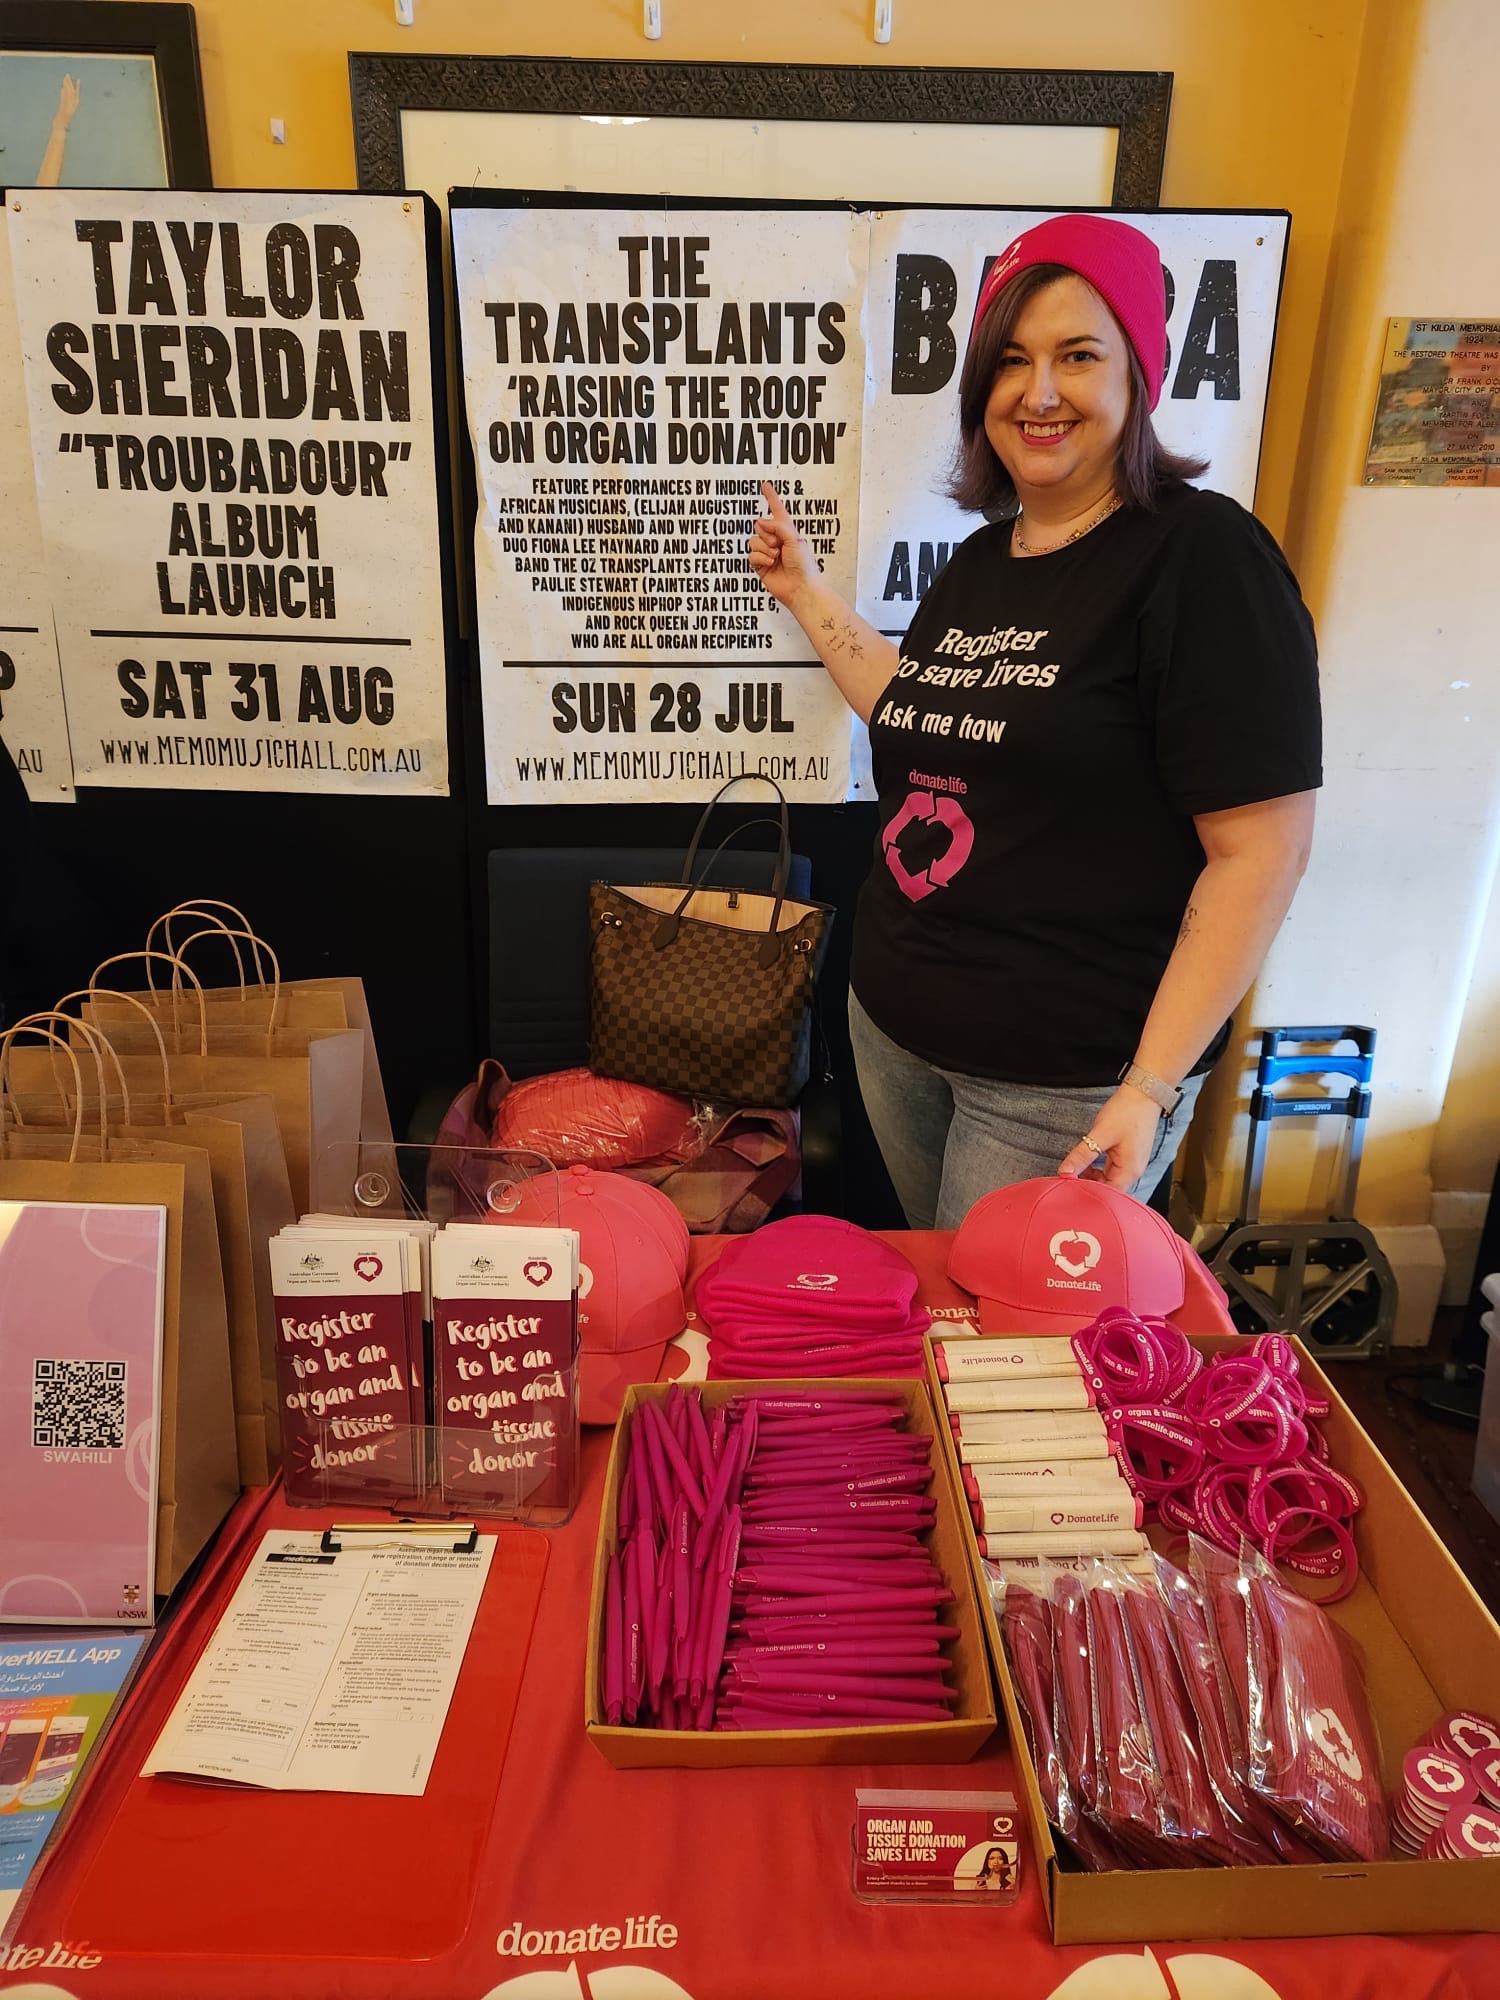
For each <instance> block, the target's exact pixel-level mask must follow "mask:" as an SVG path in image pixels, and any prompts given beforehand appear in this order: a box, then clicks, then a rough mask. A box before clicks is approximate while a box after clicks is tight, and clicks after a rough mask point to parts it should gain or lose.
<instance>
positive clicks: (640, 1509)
mask: <svg viewBox="0 0 1500 2000" xmlns="http://www.w3.org/2000/svg"><path fill="white" fill-rule="evenodd" d="M629 1449H630V1473H631V1479H630V1485H631V1491H632V1493H633V1494H634V1496H635V1523H634V1526H635V1527H637V1528H648V1529H650V1530H651V1531H652V1533H654V1532H655V1531H656V1527H657V1524H658V1513H657V1500H656V1488H655V1487H654V1486H653V1484H652V1481H651V1469H650V1467H649V1466H648V1465H647V1463H646V1430H645V1426H644V1425H643V1424H642V1422H641V1420H640V1417H639V1416H638V1415H637V1417H636V1418H635V1420H634V1421H633V1422H632V1424H631V1426H630V1438H629Z"/></svg>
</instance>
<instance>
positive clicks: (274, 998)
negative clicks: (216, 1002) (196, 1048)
mask: <svg viewBox="0 0 1500 2000" xmlns="http://www.w3.org/2000/svg"><path fill="white" fill-rule="evenodd" d="M205 937H222V938H226V939H228V941H229V943H230V945H231V946H233V944H234V940H235V939H236V938H237V937H242V938H249V939H250V941H251V943H252V944H254V946H255V949H256V953H257V959H256V970H257V972H258V971H259V970H260V962H259V953H261V952H264V953H265V954H266V956H267V958H269V959H270V961H271V979H272V986H271V1011H270V1014H269V1015H268V1016H267V1017H266V1054H267V1055H269V1054H270V1053H271V1037H272V1036H273V1035H274V1034H275V1032H276V1016H277V1015H278V1014H279V1013H280V1011H281V960H280V959H279V958H278V957H277V956H276V954H275V952H274V951H272V949H271V947H270V946H269V945H268V944H267V943H266V942H265V941H264V940H263V939H262V938H257V937H255V936H254V935H253V934H252V933H251V932H250V931H230V930H223V929H217V930H203V931H194V932H193V934H192V936H191V937H187V938H184V939H183V940H182V943H181V944H180V945H178V947H177V955H178V958H179V960H180V961H181V962H182V965H183V970H184V971H186V969H187V965H186V961H185V960H183V959H182V954H183V953H184V952H185V951H186V950H187V948H188V946H189V945H190V944H196V943H197V942H198V940H199V938H205ZM173 980H174V984H173V988H172V990H173V992H174V993H175V992H176V991H177V987H176V984H175V980H176V975H175V974H174V975H173ZM261 990H262V991H264V990H265V982H264V980H262V982H261ZM199 993H200V995H201V993H202V988H201V987H200V988H199ZM240 993H241V997H243V995H244V988H243V987H241V988H240ZM204 1033H205V1036H206V1035H207V1029H206V1028H205V1030H204ZM204 1053H205V1054H206V1053H207V1046H206V1042H205V1049H204Z"/></svg>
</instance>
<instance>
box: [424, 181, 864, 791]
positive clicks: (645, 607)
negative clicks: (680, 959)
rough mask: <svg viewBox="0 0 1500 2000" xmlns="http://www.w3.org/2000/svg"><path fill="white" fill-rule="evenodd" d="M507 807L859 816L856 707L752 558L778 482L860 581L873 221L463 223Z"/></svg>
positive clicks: (486, 612) (487, 695)
mask: <svg viewBox="0 0 1500 2000" xmlns="http://www.w3.org/2000/svg"><path fill="white" fill-rule="evenodd" d="M452 222H453V263H454V273H455V280H456V283H457V287H458V297H459V315H460V331H461V337H462V343H463V366H464V376H465V385H466V396H467V403H468V413H469V425H470V430H471V435H472V439H473V446H474V457H475V464H476V467H477V471H478V479H479V487H480V497H479V514H478V524H477V532H476V535H475V555H474V559H475V572H476V578H477V585H478V601H479V644H480V655H481V660H482V662H483V666H482V672H483V675H484V718H485V757H486V765H487V769H488V774H489V796H490V799H491V801H492V802H494V803H497V804H518V805H519V804H528V805H562V804H571V803H574V802H584V801H589V800H608V801H611V802H614V803H617V804H619V803H626V802H630V801H640V800H667V799H700V798H706V797H707V796H708V795H709V794H710V793H712V792H713V791H714V790H715V789H716V788H717V787H718V786H719V785H720V784H722V783H723V782H724V781H725V780H726V779H727V778H730V777H733V776H736V775H737V774H739V773H741V772H747V771H765V772H767V773H769V774H770V775H771V776H772V777H774V778H775V779H776V780H777V781H778V782H779V783H780V785H781V787H782V789H783V791H784V792H785V793H786V795H787V796H788V798H793V799H806V800H813V801H821V802H824V803H834V802H837V801H839V800H842V799H843V798H844V797H845V796H846V792H847V788H848V777H849V741H850V732H849V725H848V710H847V709H846V708H845V707H844V704H843V702H842V700H841V698H840V696H839V694H838V692H837V690H836V689H835V688H834V687H833V685H832V683H831V682H830V681H829V680H828V678H827V676H826V675H825V674H824V673H823V671H822V669H821V668H820V667H819V666H818V665H817V663H816V661H813V660H810V658H809V652H808V647H807V643H806V641H805V640H804V638H803V636H802V633H801V631H800V630H799V629H798V627H797V626H796V624H795V623H794V622H793V620H792V619H791V618H790V617H788V616H787V615H786V613H784V612H782V611H781V610H780V609H779V607H778V606H776V605H775V604H774V603H773V601H772V600H771V599H770V598H769V597H767V595H766V594H765V592H764V591H763V590H762V589H761V587H760V584H759V583H758V582H757V581H756V579H755V578H754V577H753V576H752V575H751V573H750V569H749V566H748V564H747V563H746V561H745V543H746V540H747V538H748V536H749V533H750V528H751V525H752V523H753V521H754V518H755V515H756V513H757V511H758V510H759V509H760V506H761V499H760V486H761V481H762V480H764V479H770V480H774V481H775V483H776V485H777V486H778V487H779V489H780V491H781V493H782V495H783V497H784V498H785V500H786V503H787V506H788V507H789V508H790V510H791V512H792V514H793V516H794V517H795V518H796V519H797V520H798V522H799V523H800V525H801V527H802V529H803V532H804V533H805V534H807V535H808V536H809V537H810V538H811V540H812V545H813V547H814V549H815V550H816V551H817V553H818V556H819V558H820V560H821V561H822V562H823V565H824V567H825V569H826V571H827V574H828V576H829V578H830V579H831V580H832V582H833V583H834V584H836V585H837V587H838V588H839V589H840V590H842V591H843V592H844V593H845V594H846V595H850V596H852V594H853V591H854V587H855V523H856V518H857V514H858V505H857V501H858V493H859V443H860V425H861V415H862V410H863V403H864V384H865V355H864V337H863V331H862V328H861V323H860V322H861V314H862V311H863V301H864V291H865V245H866V240H867V232H866V230H865V228H864V226H863V224H860V225H859V226H856V227H853V228H851V226H850V219H849V215H848V213H847V211H842V210H840V211H802V212H782V213H776V214H767V213H760V214H757V213H754V212H750V211H729V210H712V211H689V210H675V209H674V210H673V211H672V214H671V216H670V218H669V219H664V217H663V213H662V210H661V208H660V207H659V206H658V207H657V208H656V209H655V210H654V211H652V210H647V209H642V210H640V211H632V210H630V209H623V208H622V209H609V210H603V211H600V210H580V209H570V210H553V209H520V210H507V209H495V208H465V207H461V206H458V205H456V204H455V206H454V207H453V210H452Z"/></svg>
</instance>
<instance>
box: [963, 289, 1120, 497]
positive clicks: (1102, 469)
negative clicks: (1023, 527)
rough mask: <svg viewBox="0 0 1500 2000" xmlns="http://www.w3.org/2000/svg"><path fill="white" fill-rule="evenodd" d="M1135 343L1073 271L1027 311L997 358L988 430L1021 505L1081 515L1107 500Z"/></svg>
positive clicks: (1030, 301)
mask: <svg viewBox="0 0 1500 2000" xmlns="http://www.w3.org/2000/svg"><path fill="white" fill-rule="evenodd" d="M1130 393H1131V391H1130V354H1129V344H1128V342H1127V340H1126V337H1125V334H1124V332H1123V330H1122V329H1121V327H1120V324H1119V322H1118V320H1116V318H1115V316H1114V314H1113V313H1112V312H1111V311H1110V309H1109V307H1108V306H1107V305H1106V304H1105V303H1104V301H1103V299H1101V298H1100V296H1099V294H1098V293H1097V292H1096V291H1095V290H1094V288H1093V286H1092V285H1088V284H1085V282H1084V281H1083V279H1082V278H1079V277H1075V276H1073V274H1072V273H1071V272H1070V273H1069V274H1068V275H1067V276H1066V277H1062V278H1058V279H1057V280H1056V281H1055V282H1054V283H1053V284H1050V285H1047V286H1045V287H1044V288H1043V289H1042V290H1041V291H1038V292H1036V293H1034V294H1033V295H1032V297H1031V298H1029V299H1028V300H1027V301H1026V304H1025V305H1024V306H1023V307H1022V308H1021V311H1020V313H1019V315H1018V317H1017V319H1016V323H1015V326H1014V327H1013V328H1012V329H1011V338H1010V340H1009V341H1008V342H1007V343H1006V345H1005V347H1004V349H1003V350H1002V352H1001V355H1000V361H999V366H998V368H997V370H996V373H995V380H994V384H993V386H992V387H991V390H990V394H989V400H988V402H987V403H986V404H985V411H984V431H985V436H986V437H987V438H988V439H989V441H990V444H991V446H992V447H993V449H994V451H995V453H996V456H997V457H998V458H999V460H1000V462H1001V464H1002V465H1003V466H1004V467H1005V469H1006V471H1007V472H1008V473H1009V474H1010V476H1011V478H1012V479H1013V480H1014V481H1015V486H1016V491H1017V493H1018V494H1019V495H1020V498H1021V501H1022V504H1023V505H1025V504H1026V502H1027V497H1028V495H1033V496H1038V497H1040V496H1041V495H1043V494H1045V495H1046V496H1047V497H1048V500H1049V503H1050V504H1051V505H1052V506H1053V507H1054V508H1055V507H1056V506H1057V505H1058V504H1059V503H1064V502H1065V503H1067V504H1068V505H1070V506H1072V507H1073V508H1075V509H1076V510H1077V511H1082V510H1083V509H1085V508H1088V507H1090V506H1096V505H1098V504H1100V503H1101V502H1103V500H1104V499H1105V498H1106V497H1107V496H1108V494H1109V492H1110V489H1111V487H1112V486H1113V485H1114V480H1115V464H1116V458H1117V455H1118V451H1119V445H1120V437H1121V434H1122V432H1123V431H1124V428H1125V419H1126V416H1127V415H1128V414H1129V410H1130Z"/></svg>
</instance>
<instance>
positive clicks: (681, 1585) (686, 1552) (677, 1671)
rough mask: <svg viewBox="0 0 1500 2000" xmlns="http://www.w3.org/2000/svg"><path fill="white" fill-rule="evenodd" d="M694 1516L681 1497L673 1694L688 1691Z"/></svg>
mask: <svg viewBox="0 0 1500 2000" xmlns="http://www.w3.org/2000/svg"><path fill="white" fill-rule="evenodd" d="M692 1578H693V1516H692V1512H691V1510H690V1509H689V1507H688V1503H687V1499H686V1497H685V1496H684V1497H683V1498H682V1499H680V1500H679V1501H678V1502H677V1509H676V1512H675V1514H674V1515H673V1519H672V1691H673V1693H674V1694H676V1695H677V1697H678V1699H679V1700H680V1699H681V1698H682V1696H683V1695H685V1694H686V1693H687V1691H688V1669H689V1664H690V1662H689V1657H688V1641H689V1635H690V1634H691V1632H692V1628H693V1598H692Z"/></svg>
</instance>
